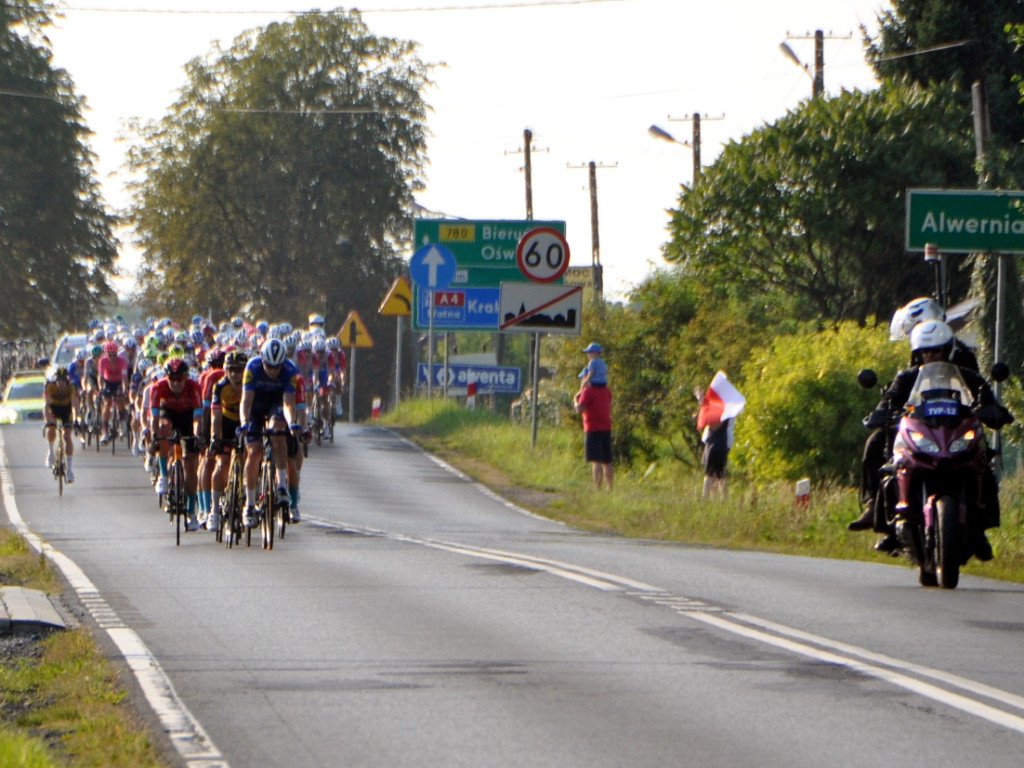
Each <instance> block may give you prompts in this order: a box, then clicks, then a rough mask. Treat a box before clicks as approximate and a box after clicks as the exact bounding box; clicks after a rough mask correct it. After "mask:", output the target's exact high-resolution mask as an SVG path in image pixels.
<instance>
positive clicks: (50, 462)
mask: <svg viewBox="0 0 1024 768" xmlns="http://www.w3.org/2000/svg"><path fill="white" fill-rule="evenodd" d="M43 463H44V464H45V465H46V468H47V469H53V453H48V454H46V461H44V462H43Z"/></svg>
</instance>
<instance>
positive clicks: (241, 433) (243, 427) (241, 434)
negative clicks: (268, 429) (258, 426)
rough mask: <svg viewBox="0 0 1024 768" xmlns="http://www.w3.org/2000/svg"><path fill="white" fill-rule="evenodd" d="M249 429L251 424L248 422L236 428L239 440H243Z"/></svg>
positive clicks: (236, 435)
mask: <svg viewBox="0 0 1024 768" xmlns="http://www.w3.org/2000/svg"><path fill="white" fill-rule="evenodd" d="M248 431H249V426H248V425H247V424H242V425H241V426H239V427H238V429H236V430H235V437H236V438H238V439H239V440H243V439H245V435H246V433H247V432H248Z"/></svg>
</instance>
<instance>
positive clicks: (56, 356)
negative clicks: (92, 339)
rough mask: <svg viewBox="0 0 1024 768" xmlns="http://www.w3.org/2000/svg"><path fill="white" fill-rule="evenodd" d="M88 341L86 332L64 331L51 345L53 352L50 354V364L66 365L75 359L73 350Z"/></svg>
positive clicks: (76, 349)
mask: <svg viewBox="0 0 1024 768" xmlns="http://www.w3.org/2000/svg"><path fill="white" fill-rule="evenodd" d="M88 341H89V335H88V334H87V333H65V334H64V335H63V336H61V337H60V338H59V339H58V340H57V343H56V344H55V345H54V347H53V354H52V355H50V365H52V366H54V367H56V366H58V365H63V366H68V365H71V361H72V360H74V359H75V352H76V351H78V349H79V348H80V347H84V346H85V345H86V343H87V342H88Z"/></svg>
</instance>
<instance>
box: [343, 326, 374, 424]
mask: <svg viewBox="0 0 1024 768" xmlns="http://www.w3.org/2000/svg"><path fill="white" fill-rule="evenodd" d="M338 338H339V339H341V342H342V344H344V343H346V342H347V343H348V372H347V379H348V423H349V424H351V423H352V422H354V421H355V419H356V416H355V412H356V407H355V406H356V349H358V348H360V347H362V348H364V349H371V348H372V347H373V337H371V336H370V332H369V330H367V328H366V324H365V323H363V319H362V318H361V317H360V316H359V313H358V312H356V311H355V310H354V309H353V310H352V311H351V312H349V313H348V316H347V317H346V318H345V322H344V323H342V324H341V328H340V329H338Z"/></svg>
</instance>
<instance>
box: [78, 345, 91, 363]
mask: <svg viewBox="0 0 1024 768" xmlns="http://www.w3.org/2000/svg"><path fill="white" fill-rule="evenodd" d="M88 356H89V350H87V349H86V348H85V347H79V348H78V349H77V350H76V351H75V360H77V361H78V362H82V361H83V360H85V358H87V357H88Z"/></svg>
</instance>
